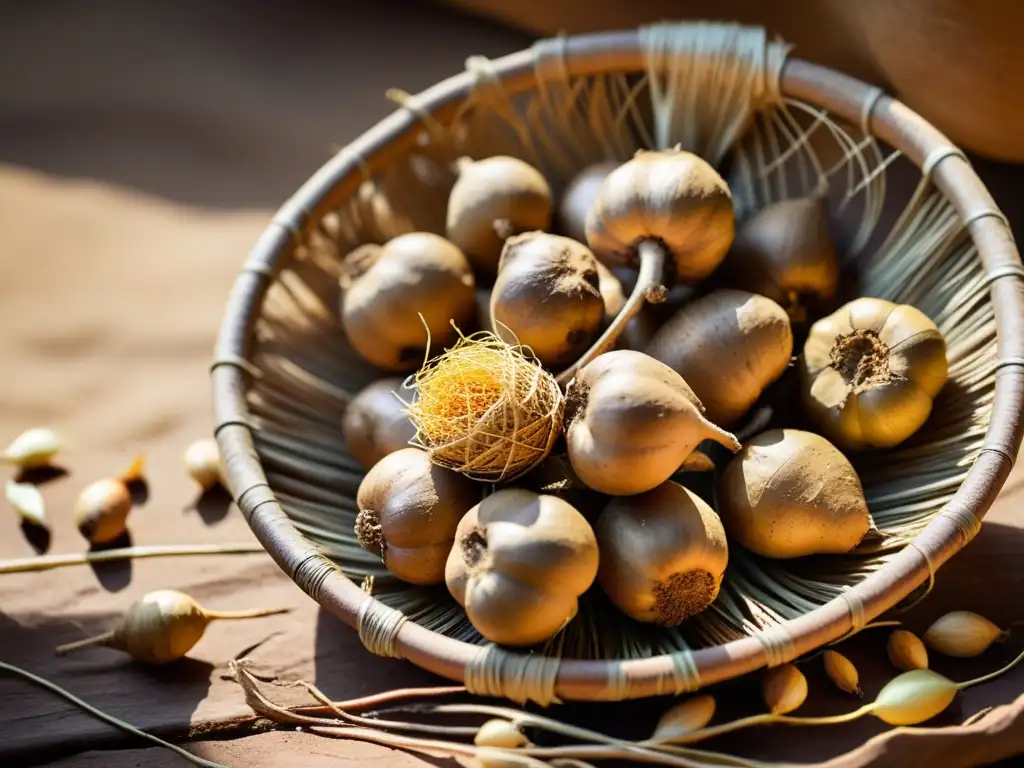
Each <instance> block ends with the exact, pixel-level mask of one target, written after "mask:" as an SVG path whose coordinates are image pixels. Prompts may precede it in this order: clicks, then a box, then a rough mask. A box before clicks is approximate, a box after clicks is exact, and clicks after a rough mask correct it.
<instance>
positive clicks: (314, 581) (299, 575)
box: [292, 552, 338, 602]
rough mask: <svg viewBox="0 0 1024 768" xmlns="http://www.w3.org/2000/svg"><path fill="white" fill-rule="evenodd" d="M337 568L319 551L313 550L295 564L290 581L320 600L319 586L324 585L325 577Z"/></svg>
mask: <svg viewBox="0 0 1024 768" xmlns="http://www.w3.org/2000/svg"><path fill="white" fill-rule="evenodd" d="M337 570H338V566H336V565H335V564H334V563H332V562H331V561H330V560H328V559H327V558H326V557H324V556H323V555H322V554H321V553H320V552H313V553H312V554H310V555H308V556H307V557H306V558H305V559H304V560H302V561H301V562H300V563H299V564H298V565H296V566H295V568H294V570H293V571H292V581H294V582H295V583H296V584H297V585H298V586H299V588H300V589H302V591H303V592H305V593H306V594H307V595H310V596H311V597H312V598H313V599H314V600H316V601H317V602H320V588H321V587H322V586H323V585H324V582H325V581H326V580H327V577H328V576H330V575H331V574H332V573H334V572H335V571H337Z"/></svg>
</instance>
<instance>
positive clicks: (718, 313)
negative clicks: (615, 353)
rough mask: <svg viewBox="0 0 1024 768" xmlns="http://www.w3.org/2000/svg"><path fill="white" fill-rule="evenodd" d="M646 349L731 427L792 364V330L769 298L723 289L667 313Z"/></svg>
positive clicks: (718, 419)
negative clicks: (671, 314) (678, 376)
mask: <svg viewBox="0 0 1024 768" xmlns="http://www.w3.org/2000/svg"><path fill="white" fill-rule="evenodd" d="M646 352H647V354H649V355H650V356H651V357H653V358H655V359H656V360H660V361H661V362H663V363H665V364H666V365H667V366H669V367H670V368H672V370H674V371H675V372H676V373H678V374H679V375H680V376H682V377H683V378H684V379H686V383H687V384H689V385H690V386H691V387H692V388H693V391H694V392H695V393H696V395H697V397H699V398H700V401H701V402H702V403H703V404H704V408H705V409H706V410H705V411H704V413H705V415H706V416H707V418H708V419H710V420H711V421H713V422H714V423H715V424H720V425H722V426H724V427H728V426H730V425H732V424H734V423H736V422H737V421H738V420H739V419H740V418H742V417H743V415H744V414H746V413H747V411H749V410H750V408H751V406H753V405H754V403H755V402H757V399H758V398H759V397H760V396H761V393H762V392H763V391H764V390H765V388H766V387H767V386H768V385H769V384H771V383H772V382H773V381H775V380H776V379H778V378H779V377H780V376H781V375H782V374H783V372H784V371H785V370H786V368H787V367H788V366H789V363H790V360H791V359H792V357H793V331H792V329H791V328H790V324H789V317H788V315H786V312H785V310H783V309H782V307H780V306H779V305H778V304H776V303H775V302H774V301H772V300H771V299H769V298H766V297H764V296H759V295H758V294H756V293H748V292H747V291H736V290H732V289H723V290H718V291H712V292H711V293H709V294H707V295H706V296H703V297H701V298H699V299H697V300H695V301H693V302H691V303H689V304H687V305H686V306H684V307H683V308H682V309H681V310H679V311H678V312H677V313H676V314H675V315H673V316H672V317H671V318H669V320H668V322H666V323H665V324H664V325H663V326H661V328H659V329H658V331H657V333H655V334H654V338H652V339H651V342H650V344H648V345H647V349H646Z"/></svg>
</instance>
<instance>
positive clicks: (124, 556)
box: [0, 543, 267, 574]
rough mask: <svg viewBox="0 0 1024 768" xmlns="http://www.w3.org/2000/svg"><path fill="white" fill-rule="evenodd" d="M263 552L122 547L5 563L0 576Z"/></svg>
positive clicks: (254, 547) (244, 547) (249, 547)
mask: <svg viewBox="0 0 1024 768" xmlns="http://www.w3.org/2000/svg"><path fill="white" fill-rule="evenodd" d="M266 552H267V551H266V550H265V549H264V548H263V547H262V546H260V545H259V544H242V543H239V544H185V545H167V546H163V545H160V546H140V547H121V548H119V549H107V550H100V551H99V552H81V553H74V554H67V555H41V556H39V557H19V558H13V559H11V560H4V561H0V574H4V573H27V572H30V571H48V570H51V569H53V568H65V567H67V566H71V565H91V564H93V563H109V562H113V561H117V560H142V559H144V558H151V557H186V556H198V555H255V554H266Z"/></svg>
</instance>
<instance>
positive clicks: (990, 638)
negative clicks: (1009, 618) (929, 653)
mask: <svg viewBox="0 0 1024 768" xmlns="http://www.w3.org/2000/svg"><path fill="white" fill-rule="evenodd" d="M1007 634H1008V633H1007V632H1004V631H1003V630H1002V629H1000V628H999V627H997V626H996V625H995V624H993V623H992V622H991V621H989V620H988V619H986V618H985V617H984V616H980V615H978V614H977V613H972V612H971V611H951V612H950V613H947V614H946V615H945V616H941V617H940V618H938V619H936V620H935V623H933V624H932V625H931V626H930V627H928V631H927V632H925V633H924V641H925V642H926V643H927V644H928V645H930V646H931V647H932V648H934V649H935V650H936V651H938V652H939V653H942V654H945V655H946V656H956V657H957V658H961V659H965V658H970V657H972V656H978V655H980V654H982V653H984V652H985V651H986V650H988V647H989V646H990V645H992V643H996V642H1000V641H1002V640H1005V639H1006V636H1007Z"/></svg>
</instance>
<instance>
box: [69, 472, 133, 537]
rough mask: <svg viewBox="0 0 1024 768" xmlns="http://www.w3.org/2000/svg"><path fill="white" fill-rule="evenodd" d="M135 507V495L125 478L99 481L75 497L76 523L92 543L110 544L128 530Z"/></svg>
mask: <svg viewBox="0 0 1024 768" xmlns="http://www.w3.org/2000/svg"><path fill="white" fill-rule="evenodd" d="M131 509H132V495H131V493H130V492H129V490H128V486H127V485H125V483H124V482H123V481H121V480H119V479H116V478H105V479H103V480H97V481H96V482H94V483H90V484H89V485H87V486H86V487H85V488H84V489H82V492H81V493H80V494H79V495H78V498H77V499H76V500H75V507H74V511H73V513H74V519H75V525H76V526H77V527H78V531H79V532H80V533H81V534H82V536H84V537H85V538H86V540H88V541H89V542H90V543H91V544H106V543H108V542H111V541H114V540H115V539H116V538H118V537H119V536H121V534H123V533H124V532H125V530H126V525H127V521H128V513H129V512H131Z"/></svg>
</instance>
